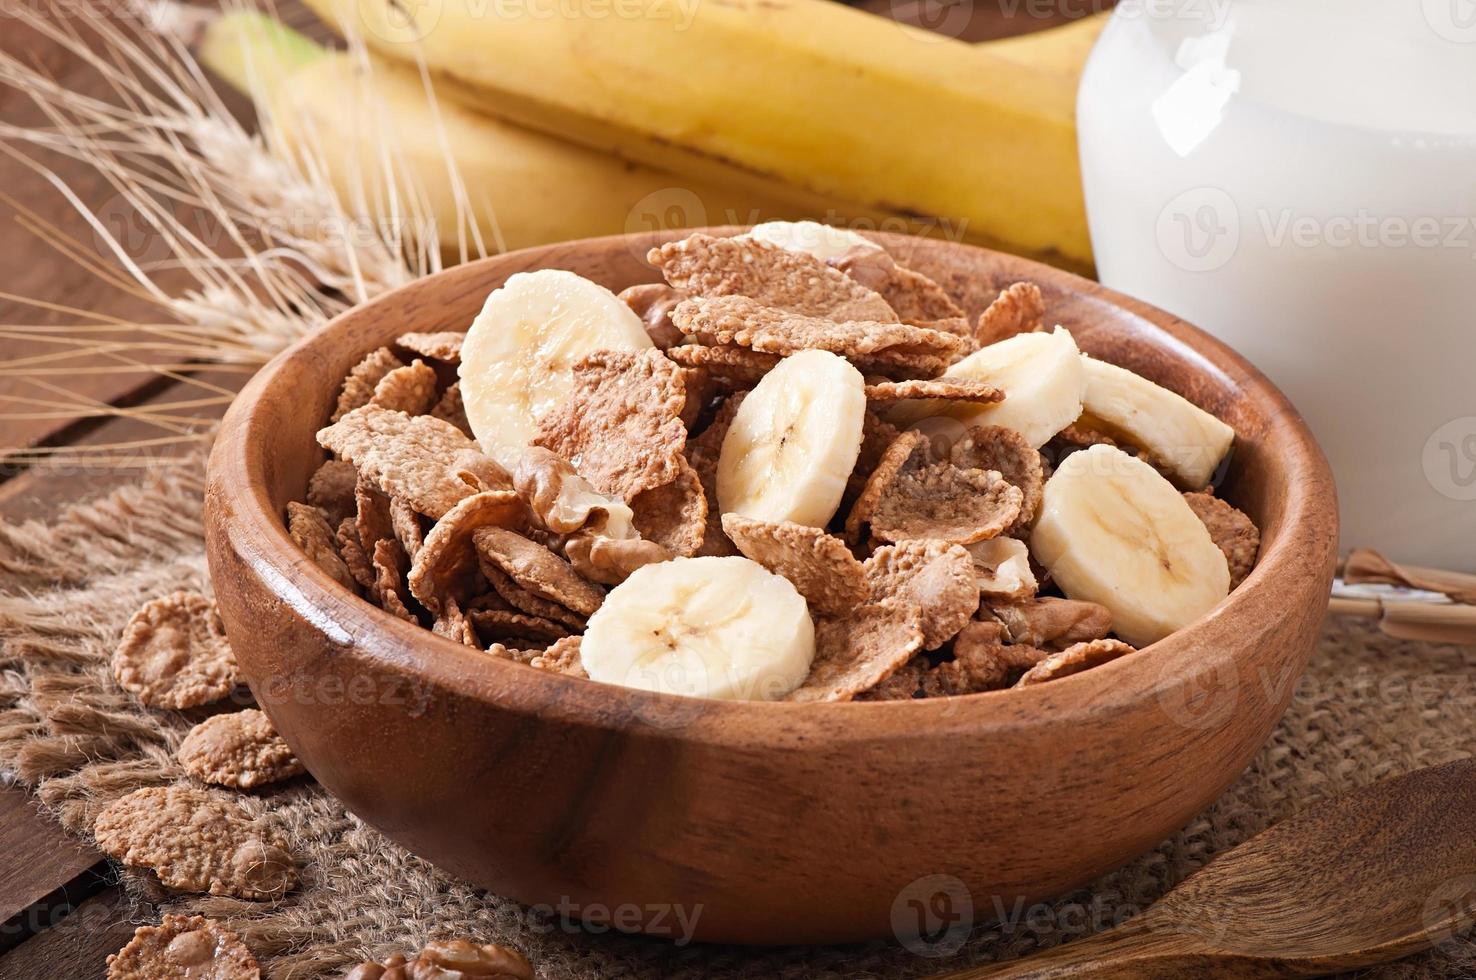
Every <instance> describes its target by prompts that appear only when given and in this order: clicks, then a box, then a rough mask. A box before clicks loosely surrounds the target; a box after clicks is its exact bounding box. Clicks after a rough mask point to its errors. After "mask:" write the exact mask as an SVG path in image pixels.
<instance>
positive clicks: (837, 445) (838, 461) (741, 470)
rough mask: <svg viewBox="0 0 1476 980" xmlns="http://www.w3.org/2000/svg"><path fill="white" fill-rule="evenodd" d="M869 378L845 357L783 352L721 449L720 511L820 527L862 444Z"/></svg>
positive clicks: (833, 507) (842, 489)
mask: <svg viewBox="0 0 1476 980" xmlns="http://www.w3.org/2000/svg"><path fill="white" fill-rule="evenodd" d="M865 421H866V383H865V381H864V379H863V378H862V377H861V372H860V371H857V370H856V368H855V367H853V366H852V365H851V363H850V362H849V361H847V360H846V359H845V358H843V357H839V356H837V355H835V354H831V353H829V352H827V351H821V350H807V351H801V352H800V353H798V354H795V355H794V356H793V357H788V358H785V359H784V360H783V361H781V362H780V364H779V366H778V367H776V368H774V369H773V370H772V371H770V372H769V373H768V374H766V375H764V379H763V380H762V381H760V382H759V383H758V385H757V386H756V387H755V388H754V389H753V390H752V391H750V392H749V393H748V396H747V397H746V398H744V399H743V405H742V406H741V407H740V408H739V409H738V413H737V414H736V415H735V416H733V424H732V426H731V427H730V428H729V429H728V435H727V437H726V438H724V439H723V448H722V451H721V455H720V456H719V457H718V472H717V497H718V506H719V507H720V508H721V509H722V512H723V513H724V514H740V515H742V516H744V517H751V518H753V519H755V520H760V521H793V522H794V523H796V524H806V525H808V526H810V527H824V526H825V525H826V523H828V522H829V521H830V519H831V517H833V516H835V511H836V508H837V507H839V506H840V501H841V495H842V494H844V493H845V490H846V480H847V479H849V477H850V475H851V470H853V469H855V467H856V457H857V455H858V454H859V453H860V451H861V429H862V426H863V425H864V423H865Z"/></svg>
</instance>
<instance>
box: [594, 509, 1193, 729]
mask: <svg viewBox="0 0 1476 980" xmlns="http://www.w3.org/2000/svg"><path fill="white" fill-rule="evenodd" d="M1185 506H1188V505H1187V504H1186V505H1185ZM579 655H580V658H581V659H582V660H583V661H584V669H585V670H586V671H587V672H588V673H589V676H590V677H591V678H593V679H594V680H597V681H604V682H605V683H607V684H620V685H623V686H625V687H636V688H640V689H641V690H645V691H658V692H661V693H663V694H686V695H690V696H692V697H701V698H723V699H727V700H747V701H775V700H778V699H779V698H782V697H784V696H785V695H786V694H788V693H789V692H790V691H793V690H794V689H795V688H797V687H799V686H800V684H801V683H802V682H803V681H804V679H805V676H806V675H807V674H809V672H810V661H811V660H813V659H814V657H815V626H814V623H813V622H812V621H811V620H810V612H809V608H808V607H807V605H806V604H805V600H804V598H803V597H801V596H800V594H799V592H797V591H795V588H794V586H793V585H791V584H790V583H789V580H788V579H785V578H782V577H780V576H778V575H775V574H774V573H773V572H771V571H769V570H768V569H766V568H764V567H763V566H762V565H760V564H759V563H758V562H755V561H750V560H749V559H747V558H736V557H735V558H677V559H675V560H673V561H666V562H660V563H659V564H655V565H646V566H645V567H643V568H639V569H637V570H636V571H635V572H633V573H631V576H630V577H629V578H627V579H626V580H625V581H624V582H623V583H622V584H620V585H618V586H616V587H615V588H614V589H612V590H611V591H610V594H609V595H607V596H605V601H604V603H603V604H602V605H601V606H600V608H599V610H598V611H596V612H595V614H594V615H593V616H591V617H590V618H589V627H588V629H586V630H585V633H584V640H583V641H582V643H581V645H580V648H579Z"/></svg>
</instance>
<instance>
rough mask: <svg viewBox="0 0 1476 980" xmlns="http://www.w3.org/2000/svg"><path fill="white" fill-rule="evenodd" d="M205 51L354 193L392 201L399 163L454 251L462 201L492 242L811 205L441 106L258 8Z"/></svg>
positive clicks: (208, 37)
mask: <svg viewBox="0 0 1476 980" xmlns="http://www.w3.org/2000/svg"><path fill="white" fill-rule="evenodd" d="M199 56H200V60H201V61H202V62H203V63H204V64H205V65H207V66H208V67H209V68H210V69H211V70H212V71H214V72H216V73H217V74H218V75H220V76H221V77H222V78H224V79H225V80H226V81H227V82H229V83H230V84H231V85H232V86H233V87H235V88H237V89H239V90H241V91H242V92H245V93H247V94H251V95H253V96H254V97H256V98H258V99H260V100H261V101H262V103H263V106H262V108H263V109H264V110H265V112H264V116H265V117H266V118H267V120H268V123H267V124H268V125H270V126H271V127H272V129H273V130H274V131H275V134H276V136H277V137H278V138H279V139H280V141H281V144H282V146H283V147H284V149H285V150H286V151H287V152H289V153H295V154H299V155H302V156H305V157H308V158H309V159H311V160H312V161H314V164H315V165H318V166H321V167H322V168H323V169H324V170H325V171H326V172H327V174H328V176H329V177H330V179H331V181H332V183H333V185H334V186H335V188H336V189H337V191H338V192H339V194H340V195H342V196H343V197H344V199H345V200H350V201H352V200H358V199H360V198H362V197H363V196H365V195H370V196H371V199H372V196H373V195H376V194H377V195H380V196H383V195H384V191H385V188H384V183H385V182H384V179H383V174H384V166H385V161H386V160H389V161H390V162H391V167H392V169H393V171H394V173H395V175H396V184H397V187H396V190H397V191H398V193H399V196H400V198H401V200H402V202H406V203H405V204H403V206H404V207H405V208H406V209H407V210H410V209H411V208H412V203H411V202H413V207H414V208H418V209H420V210H421V211H423V212H428V213H429V215H431V216H433V217H434V219H435V221H436V227H437V228H438V229H439V230H440V232H441V235H442V245H443V246H445V247H446V248H447V249H454V248H455V247H456V244H457V238H456V236H457V234H458V227H459V223H458V220H457V216H458V213H459V211H458V208H463V209H468V210H469V211H470V212H471V213H472V214H473V215H474V216H475V217H476V219H477V221H478V224H479V227H480V228H481V229H482V230H483V233H484V235H485V236H486V238H487V243H486V244H487V247H488V248H489V250H490V249H515V248H523V247H525V246H528V245H538V244H542V243H545V242H554V241H564V240H567V239H571V238H583V237H588V236H592V235H610V234H618V233H621V232H625V231H649V230H652V229H654V228H657V227H672V226H674V225H704V224H723V223H730V222H737V223H748V222H752V221H758V220H763V219H764V218H767V217H794V216H798V215H799V214H800V213H802V212H803V211H805V210H807V209H806V208H804V207H802V206H799V205H796V204H793V203H790V202H786V201H783V200H776V199H775V198H773V197H771V196H768V195H755V194H754V193H752V192H751V191H748V190H737V189H732V188H727V187H723V186H719V185H716V184H712V183H709V182H706V181H701V180H694V179H692V178H690V177H685V176H677V175H675V174H672V173H670V172H668V171H664V170H660V169H655V168H652V167H647V166H641V165H634V164H631V163H627V162H626V161H624V160H620V159H616V158H613V157H611V156H610V155H608V154H605V153H601V152H599V151H596V150H592V149H590V148H588V147H583V146H578V145H576V144H573V143H569V142H566V141H564V140H560V139H556V138H554V137H550V136H548V135H546V134H544V133H539V132H534V131H532V130H529V129H525V128H522V127H519V126H516V125H512V124H510V123H507V122H505V121H503V120H500V119H495V118H492V117H490V116H486V115H483V114H481V113H477V112H474V111H471V110H469V109H467V108H465V107H464V106H461V105H457V104H456V103H454V102H450V101H448V100H444V99H442V100H439V102H433V101H432V99H431V97H430V96H429V95H428V94H427V92H426V87H425V85H424V83H423V81H422V78H421V76H420V75H419V73H418V72H416V71H414V70H412V69H409V68H406V67H404V66H401V65H398V64H394V63H390V62H383V61H379V60H374V62H373V63H372V64H370V65H367V66H366V65H365V64H364V63H362V62H361V61H359V60H356V59H355V58H354V57H353V56H351V55H349V54H348V53H346V52H342V51H332V50H329V49H327V48H323V47H320V46H319V45H317V44H315V43H314V42H313V41H311V40H309V39H308V38H306V37H304V36H303V35H301V34H298V33H297V32H295V31H293V30H291V29H290V28H288V27H286V26H285V25H283V24H281V23H279V22H277V21H274V20H272V19H271V18H268V17H264V16H262V15H260V14H256V13H251V12H238V13H231V14H225V15H222V16H220V17H218V18H216V19H215V20H214V21H212V22H211V23H210V25H209V27H208V28H207V29H206V32H205V36H204V39H203V42H202V43H201V45H200V48H199ZM453 166H454V172H455V173H457V174H458V175H459V177H460V181H461V187H460V188H458V187H457V186H456V184H455V182H453V181H452V179H451V174H452V173H453ZM458 198H459V200H458Z"/></svg>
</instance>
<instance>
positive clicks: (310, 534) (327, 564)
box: [287, 500, 354, 589]
mask: <svg viewBox="0 0 1476 980" xmlns="http://www.w3.org/2000/svg"><path fill="white" fill-rule="evenodd" d="M287 533H288V534H289V535H291V536H292V540H293V541H295V542H297V546H298V547H299V548H301V549H302V551H303V554H305V555H307V556H308V558H310V559H312V562H313V564H314V565H317V566H318V567H319V568H321V569H322V570H323V571H325V572H327V573H328V576H329V577H330V578H332V579H333V580H334V581H335V582H338V583H339V584H340V585H342V586H343V587H344V588H346V589H353V588H354V577H353V575H351V574H350V573H349V570H348V566H347V565H345V564H344V563H343V558H342V557H341V556H340V555H339V554H338V541H337V538H336V536H335V535H334V533H333V528H331V527H329V526H328V518H327V517H325V516H323V512H322V511H321V510H319V509H318V508H316V507H314V506H312V505H311V504H300V503H298V502H297V501H295V500H293V501H289V502H288V504H287Z"/></svg>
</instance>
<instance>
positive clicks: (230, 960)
mask: <svg viewBox="0 0 1476 980" xmlns="http://www.w3.org/2000/svg"><path fill="white" fill-rule="evenodd" d="M107 966H108V975H107V980H261V967H260V965H258V964H257V962H256V957H254V956H252V955H251V950H249V949H247V948H246V944H245V943H244V942H242V941H241V937H240V936H238V935H236V934H235V933H234V932H232V931H231V930H229V929H227V928H226V927H225V926H223V925H221V924H220V923H219V922H216V921H214V920H212V919H207V918H205V917H204V916H199V915H194V916H184V915H166V916H164V919H163V921H161V922H160V923H159V924H158V925H157V926H139V927H138V929H136V930H135V931H134V933H133V938H132V939H130V940H129V941H128V944H127V945H126V946H124V947H123V948H122V949H120V950H118V952H116V953H113V954H112V955H111V956H109V957H108V962H107Z"/></svg>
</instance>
